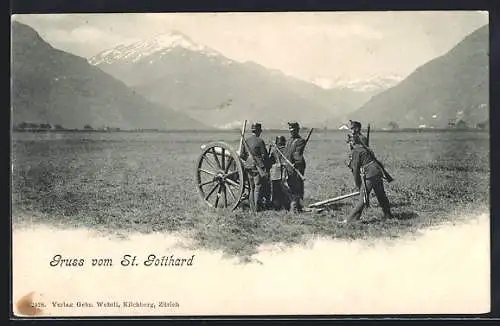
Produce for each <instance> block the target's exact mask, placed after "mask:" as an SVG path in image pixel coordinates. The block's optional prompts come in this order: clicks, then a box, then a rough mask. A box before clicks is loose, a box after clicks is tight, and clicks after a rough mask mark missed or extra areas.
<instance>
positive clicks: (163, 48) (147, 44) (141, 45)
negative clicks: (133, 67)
mask: <svg viewBox="0 0 500 326" xmlns="http://www.w3.org/2000/svg"><path fill="white" fill-rule="evenodd" d="M174 48H184V49H188V50H191V51H197V52H202V53H203V54H205V55H207V56H218V55H220V54H219V53H218V52H217V51H215V50H213V49H210V48H208V47H206V46H204V45H201V44H197V43H195V42H193V41H192V40H191V39H190V38H189V37H188V36H186V35H184V34H182V33H180V32H178V31H170V32H167V33H163V34H159V35H157V36H155V37H152V38H150V39H147V40H142V41H138V42H134V43H131V44H128V45H126V44H121V45H118V46H117V47H115V48H112V49H109V50H105V51H103V52H101V53H99V54H97V55H96V56H94V57H92V58H90V59H89V63H90V64H92V65H98V64H100V63H113V62H117V61H128V62H137V61H139V60H141V59H143V58H146V57H148V56H150V55H153V54H156V53H160V52H161V53H167V52H170V51H172V50H173V49H174Z"/></svg>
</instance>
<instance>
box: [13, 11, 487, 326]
mask: <svg viewBox="0 0 500 326" xmlns="http://www.w3.org/2000/svg"><path fill="white" fill-rule="evenodd" d="M11 33H12V62H11V66H12V87H11V90H12V102H11V103H12V104H11V116H12V132H11V137H12V160H11V163H12V171H11V172H12V187H11V191H12V196H11V197H12V216H11V221H12V241H13V243H12V307H11V308H12V311H13V313H14V315H15V316H16V317H30V318H31V317H83V316H92V317H110V316H129V317H138V316H157V317H173V316H191V317H192V316H300V315H321V316H327V315H328V316H336V315H353V316H354V315H366V314H370V315H394V314H479V313H487V312H489V310H490V193H489V189H490V185H489V183H490V160H489V155H490V148H489V146H490V145H489V143H490V141H489V140H490V134H489V127H490V121H489V93H488V92H489V65H488V62H489V59H488V53H489V25H488V13H487V12H479V11H440V12H431V11H413V12H404V11H398V12H396V11H386V12H266V13H263V12H262V13H243V12H239V13H232V12H225V13H106V14H105V13H102V14H29V15H28V14H22V15H13V16H12V20H11Z"/></svg>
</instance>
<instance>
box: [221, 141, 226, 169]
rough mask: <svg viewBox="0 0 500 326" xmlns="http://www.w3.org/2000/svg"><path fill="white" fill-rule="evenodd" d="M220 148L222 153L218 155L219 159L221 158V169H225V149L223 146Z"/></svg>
mask: <svg viewBox="0 0 500 326" xmlns="http://www.w3.org/2000/svg"><path fill="white" fill-rule="evenodd" d="M221 149H222V155H221V157H220V159H221V169H222V171H226V166H225V163H226V149H225V148H224V147H222V148H221Z"/></svg>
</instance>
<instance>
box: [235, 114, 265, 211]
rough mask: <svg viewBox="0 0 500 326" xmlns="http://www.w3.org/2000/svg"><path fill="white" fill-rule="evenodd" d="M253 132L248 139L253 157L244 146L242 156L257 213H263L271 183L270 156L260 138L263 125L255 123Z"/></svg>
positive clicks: (252, 128)
mask: <svg viewBox="0 0 500 326" xmlns="http://www.w3.org/2000/svg"><path fill="white" fill-rule="evenodd" d="M251 130H252V135H251V136H250V137H248V138H246V143H247V145H248V147H249V150H250V151H251V154H252V155H249V153H248V152H247V149H246V146H243V149H242V151H241V155H240V156H241V158H242V159H243V160H244V161H245V163H246V164H245V168H246V169H248V174H249V177H250V184H251V187H252V189H253V201H254V203H255V206H256V207H255V208H256V210H257V211H261V210H262V209H264V207H265V201H266V199H265V195H266V184H267V183H269V174H268V171H269V167H270V164H269V154H268V152H267V148H266V144H265V143H264V141H263V140H262V139H261V138H260V134H261V133H262V125H261V124H260V123H254V124H252V127H251ZM257 166H258V167H259V168H260V169H259V168H257ZM259 170H260V171H259Z"/></svg>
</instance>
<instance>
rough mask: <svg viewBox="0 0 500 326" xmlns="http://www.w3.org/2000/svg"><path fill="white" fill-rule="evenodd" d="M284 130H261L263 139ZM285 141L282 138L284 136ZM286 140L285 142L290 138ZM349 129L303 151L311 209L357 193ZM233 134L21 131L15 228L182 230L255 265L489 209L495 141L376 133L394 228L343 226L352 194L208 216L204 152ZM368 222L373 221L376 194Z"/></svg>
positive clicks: (481, 136) (477, 136)
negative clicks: (276, 246) (260, 253)
mask: <svg viewBox="0 0 500 326" xmlns="http://www.w3.org/2000/svg"><path fill="white" fill-rule="evenodd" d="M277 135H279V134H277V133H275V132H274V133H272V134H266V133H265V132H264V134H263V138H264V139H265V140H266V142H267V143H269V142H270V141H272V140H273V139H274V137H275V136H277ZM285 135H286V134H285ZM286 136H288V135H286ZM344 137H345V135H344V133H342V132H321V131H318V132H315V133H313V135H312V137H311V140H310V142H309V144H308V147H307V149H306V153H305V156H306V159H307V170H306V177H307V180H306V183H305V189H306V193H305V203H306V204H308V203H312V202H316V201H320V200H324V199H327V198H332V197H335V196H337V195H342V194H346V193H349V192H351V191H354V182H353V178H352V175H351V174H350V171H349V170H348V169H347V168H346V166H345V165H344V160H345V159H346V157H347V147H346V144H345V142H344V139H345V138H344ZM238 139H239V136H238V134H237V132H235V133H213V132H212V133H209V132H205V133H83V132H80V133H14V134H13V143H12V163H13V175H12V219H13V224H14V226H15V227H18V226H26V225H32V224H34V223H49V224H52V225H58V226H62V227H74V226H87V227H91V228H94V229H97V230H100V231H102V232H109V233H110V234H114V235H117V236H118V235H120V236H123V235H125V236H126V234H127V233H128V232H129V231H139V232H145V233H148V232H154V231H162V232H169V231H178V232H182V233H184V234H186V235H187V236H189V237H190V238H191V239H193V240H194V242H195V245H196V246H199V247H203V248H209V249H214V250H222V251H223V252H224V253H226V254H227V255H231V256H232V255H238V256H241V257H244V258H245V257H250V256H251V255H252V254H254V253H255V252H256V251H257V250H258V247H259V246H260V245H263V244H270V243H278V242H281V243H285V244H290V243H300V242H302V241H305V240H307V239H310V238H312V237H316V236H322V237H331V238H342V239H369V238H373V237H377V238H380V237H387V238H394V237H399V236H402V235H405V234H408V233H409V232H411V233H415V232H418V230H421V229H422V228H426V227H429V226H432V225H437V224H442V223H450V222H452V223H455V222H458V221H459V219H460V216H467V214H469V213H477V212H479V211H481V212H484V211H488V210H489V182H490V180H489V178H490V161H489V135H488V134H487V133H484V132H483V133H481V132H477V133H476V132H429V133H415V132H398V133H384V132H374V133H372V135H371V141H370V142H371V145H372V147H373V148H374V150H375V152H376V154H377V156H378V158H379V159H380V160H381V161H383V162H384V164H385V165H386V168H387V169H388V170H389V171H390V173H391V174H392V175H393V176H394V178H395V179H396V180H395V181H394V182H393V183H391V184H389V185H387V184H386V191H387V194H388V196H389V200H390V201H391V203H392V206H393V213H394V215H395V216H396V217H397V219H396V220H394V221H388V222H373V223H359V224H353V225H340V224H338V223H337V221H338V220H339V219H341V218H343V217H345V216H346V214H347V213H348V211H349V210H350V209H351V208H352V206H353V204H354V201H355V200H357V198H351V199H347V200H344V201H343V202H341V203H339V204H338V205H336V206H332V207H330V208H329V209H328V210H326V211H323V212H321V213H303V214H300V215H297V216H294V215H291V214H289V213H287V212H274V211H266V212H262V213H259V214H256V215H252V214H250V213H249V212H248V211H245V210H236V211H234V212H229V211H220V210H219V211H215V210H213V209H209V207H207V206H206V205H205V203H203V202H202V201H201V200H200V199H199V197H198V194H197V188H196V184H195V179H194V167H195V161H196V159H197V158H198V156H199V154H200V152H201V150H200V145H201V144H204V143H208V142H210V141H225V142H228V143H230V144H231V145H233V146H234V147H235V148H236V146H237V143H238ZM372 203H373V205H372V207H371V208H369V209H367V210H366V211H365V213H364V216H365V217H368V218H369V217H371V216H378V215H380V214H381V212H380V209H379V208H378V207H377V206H376V199H375V198H372Z"/></svg>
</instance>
